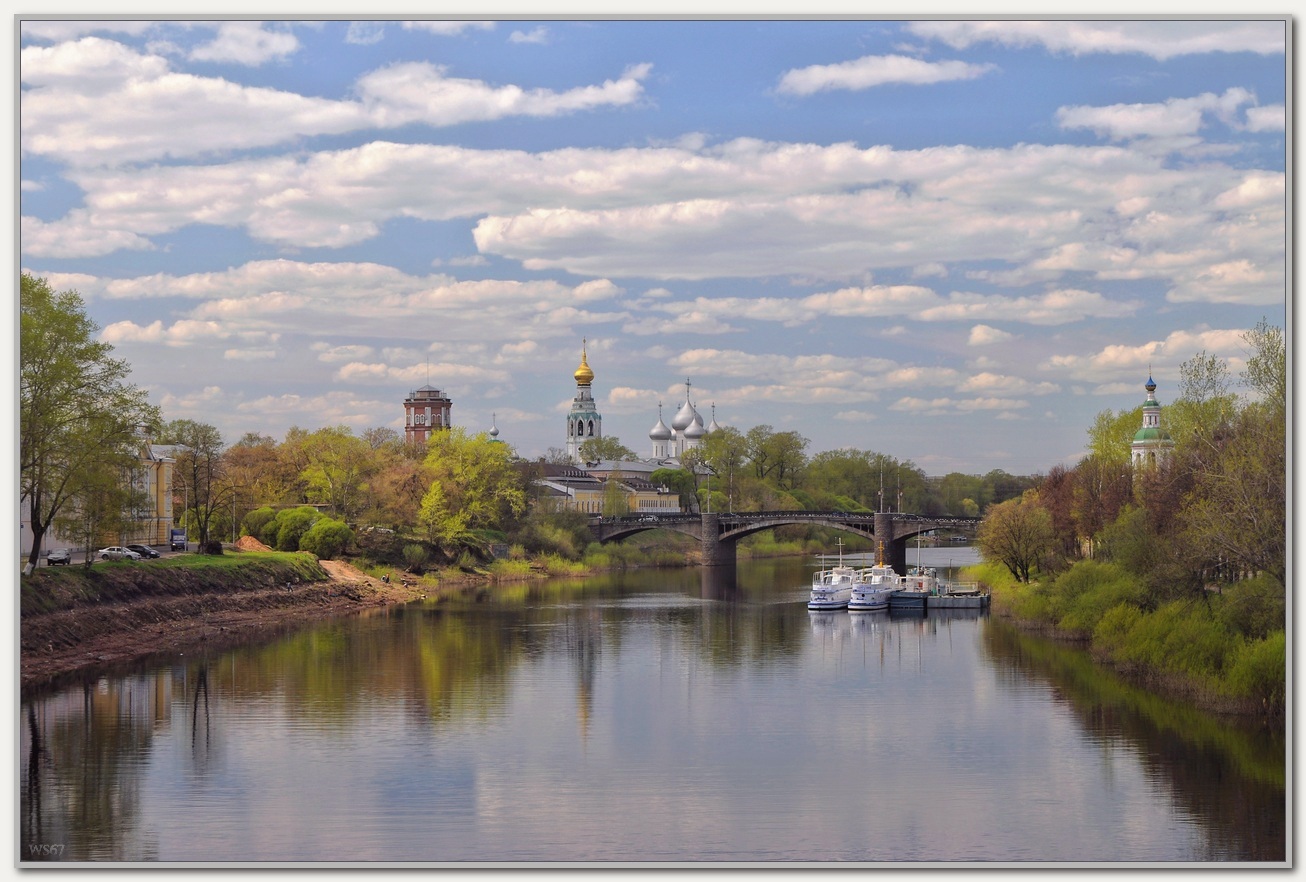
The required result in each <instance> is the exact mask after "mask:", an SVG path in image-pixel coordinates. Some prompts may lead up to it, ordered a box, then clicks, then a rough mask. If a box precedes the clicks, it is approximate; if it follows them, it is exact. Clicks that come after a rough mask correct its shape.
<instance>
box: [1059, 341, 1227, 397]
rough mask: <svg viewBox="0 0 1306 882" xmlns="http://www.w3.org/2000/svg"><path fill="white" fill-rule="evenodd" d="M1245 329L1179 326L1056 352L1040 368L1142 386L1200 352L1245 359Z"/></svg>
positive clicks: (1087, 379) (1095, 380)
mask: <svg viewBox="0 0 1306 882" xmlns="http://www.w3.org/2000/svg"><path fill="white" fill-rule="evenodd" d="M1246 333H1247V332H1246V330H1238V329H1209V328H1200V329H1197V330H1191V331H1189V330H1178V331H1172V332H1170V333H1169V334H1168V335H1167V336H1166V338H1165V339H1164V340H1149V341H1148V342H1146V343H1139V344H1133V345H1130V344H1123V343H1119V344H1113V345H1110V346H1106V347H1103V348H1102V349H1100V350H1099V351H1097V352H1096V353H1092V354H1088V355H1082V354H1076V353H1068V354H1064V355H1054V356H1052V357H1051V358H1049V359H1047V360H1046V361H1045V362H1044V363H1042V364H1040V365H1039V370H1040V371H1055V372H1058V373H1062V374H1064V375H1066V376H1068V377H1073V378H1074V379H1075V380H1076V381H1079V382H1087V383H1097V384H1104V383H1107V382H1110V381H1114V382H1121V383H1126V384H1128V383H1130V382H1133V381H1134V380H1135V378H1137V384H1138V385H1139V386H1141V384H1142V378H1143V376H1144V375H1145V374H1146V373H1149V372H1150V373H1152V374H1153V376H1156V377H1174V378H1177V377H1178V375H1179V365H1180V364H1182V363H1183V362H1185V361H1187V360H1189V359H1190V358H1192V357H1193V356H1195V355H1197V354H1198V353H1199V352H1205V353H1207V354H1208V355H1212V356H1215V357H1216V358H1222V359H1225V360H1227V361H1228V362H1229V363H1230V365H1234V366H1236V365H1239V364H1241V363H1242V362H1243V360H1244V359H1243V356H1244V354H1245V353H1244V349H1245V348H1246V342H1245V341H1244V340H1243V335H1244V334H1246Z"/></svg>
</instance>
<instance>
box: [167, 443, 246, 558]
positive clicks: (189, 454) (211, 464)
mask: <svg viewBox="0 0 1306 882" xmlns="http://www.w3.org/2000/svg"><path fill="white" fill-rule="evenodd" d="M159 441H160V443H162V444H167V445H171V446H172V447H174V448H175V449H176V452H175V454H174V456H173V459H174V460H176V464H175V465H174V466H173V468H172V477H173V484H174V488H175V489H177V490H181V492H182V499H183V500H184V503H183V504H184V506H185V511H187V512H190V514H191V516H192V517H193V519H194V522H195V526H196V528H197V529H198V530H199V543H200V548H206V547H207V546H208V542H209V528H210V525H211V523H212V521H213V515H214V513H215V512H216V511H217V510H218V509H219V508H222V509H225V508H226V507H227V506H229V505H230V504H231V500H232V492H233V488H232V486H231V484H230V483H229V482H227V481H226V480H225V479H226V463H225V462H224V461H223V458H222V434H221V433H220V432H219V431H218V430H217V429H216V428H214V427H213V426H210V425H209V424H208V423H197V422H195V421H194V420H171V421H170V422H168V423H166V424H165V425H164V426H163V429H162V431H161V432H160V433H159ZM183 514H184V513H183Z"/></svg>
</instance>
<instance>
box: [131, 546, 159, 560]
mask: <svg viewBox="0 0 1306 882" xmlns="http://www.w3.org/2000/svg"><path fill="white" fill-rule="evenodd" d="M127 547H128V548H129V549H131V550H132V551H134V552H136V553H137V554H139V555H140V556H141V557H146V558H149V557H158V556H159V553H158V552H157V551H155V550H154V549H153V548H151V547H150V546H148V545H128V546H127Z"/></svg>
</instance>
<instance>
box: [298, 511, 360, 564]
mask: <svg viewBox="0 0 1306 882" xmlns="http://www.w3.org/2000/svg"><path fill="white" fill-rule="evenodd" d="M352 541H354V531H353V530H351V529H349V527H348V526H347V525H346V524H345V522H344V521H338V520H336V519H335V518H318V519H317V520H316V521H314V522H313V525H312V526H311V527H309V528H308V529H307V530H306V531H305V532H304V535H303V536H301V537H300V538H299V550H300V551H307V552H310V553H312V554H315V555H317V556H318V557H319V558H321V559H323V560H331V559H333V558H336V557H339V556H340V553H341V552H343V551H344V550H345V549H346V548H348V547H349V543H350V542H352Z"/></svg>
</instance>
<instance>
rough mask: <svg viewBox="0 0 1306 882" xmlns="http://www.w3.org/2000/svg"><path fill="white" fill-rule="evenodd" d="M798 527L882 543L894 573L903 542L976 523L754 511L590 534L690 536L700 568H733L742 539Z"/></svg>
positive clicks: (602, 527)
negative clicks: (698, 544)
mask: <svg viewBox="0 0 1306 882" xmlns="http://www.w3.org/2000/svg"><path fill="white" fill-rule="evenodd" d="M789 524H798V525H801V526H805V527H831V528H833V529H836V530H843V531H845V532H848V533H855V534H856V535H858V536H865V537H866V538H868V539H880V540H883V541H884V557H885V560H886V561H887V562H888V563H890V564H891V565H892V566H893V568H894V569H895V570H897V571H898V572H900V573H903V572H906V571H907V541H908V540H909V539H911V538H912V537H913V536H918V535H920V534H921V533H928V532H930V531H931V530H943V529H952V530H964V531H966V532H972V531H974V529H975V528H976V527H977V526H978V525H979V518H960V517H933V516H929V515H915V514H904V513H902V512H874V513H861V514H849V513H848V512H842V511H758V512H748V513H747V514H733V513H727V514H719V513H716V512H704V513H703V514H674V515H642V516H637V515H630V516H627V517H610V518H595V519H594V520H593V521H592V522H591V523H590V531H591V532H592V533H593V534H594V538H595V539H597V540H598V541H599V542H619V541H620V540H622V539H625V538H626V537H627V536H633V535H634V534H636V533H641V532H643V531H645V530H658V529H663V530H675V531H676V532H678V533H684V534H685V535H687V536H693V537H694V538H695V539H698V540H699V541H700V542H701V543H702V544H703V563H704V565H706V566H722V565H732V564H734V562H735V543H736V542H738V541H739V540H740V539H742V538H743V537H745V536H747V535H749V534H751V533H758V532H761V531H762V530H770V529H772V528H773V527H782V526H786V525H789Z"/></svg>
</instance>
